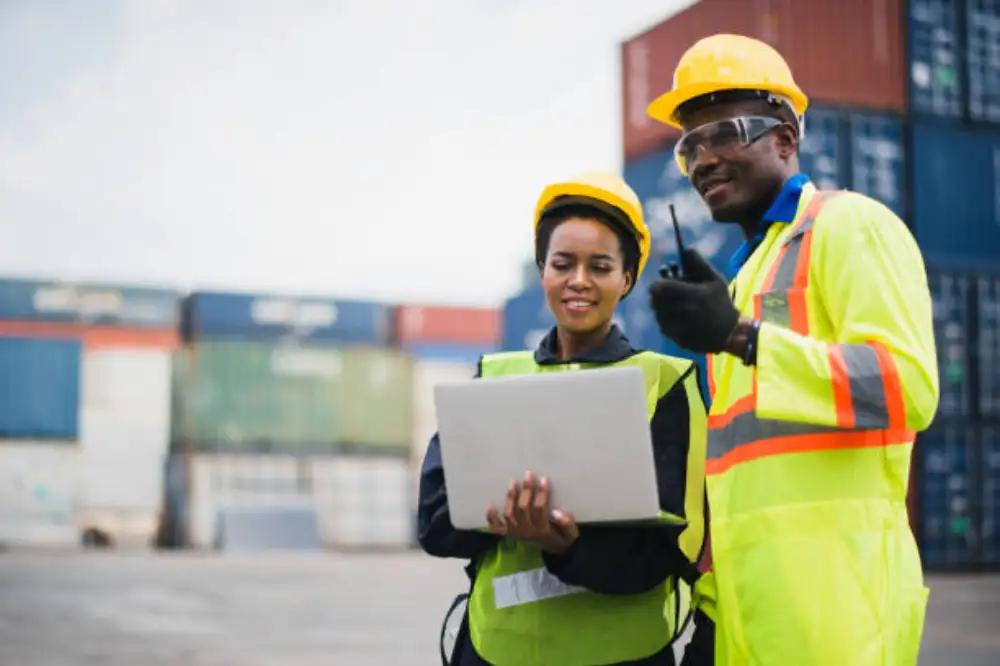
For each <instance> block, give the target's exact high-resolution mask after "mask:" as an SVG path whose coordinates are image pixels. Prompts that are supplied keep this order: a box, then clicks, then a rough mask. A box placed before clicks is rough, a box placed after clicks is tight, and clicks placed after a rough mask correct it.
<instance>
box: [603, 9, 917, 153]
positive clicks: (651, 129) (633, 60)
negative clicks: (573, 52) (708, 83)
mask: <svg viewBox="0 0 1000 666" xmlns="http://www.w3.org/2000/svg"><path fill="white" fill-rule="evenodd" d="M900 16H901V8H900V5H899V0H813V1H811V2H801V1H796V0H702V2H699V3H697V4H695V5H692V6H691V7H689V8H688V9H686V10H685V11H682V12H680V13H679V14H677V15H675V16H673V17H671V18H669V19H667V20H666V21H664V22H663V23H660V24H658V25H657V26H655V27H653V28H652V29H650V30H649V31H647V32H646V33H644V34H642V35H639V36H637V37H635V38H634V39H631V40H629V41H628V42H626V43H625V44H623V45H622V56H621V57H622V96H623V99H622V120H623V147H624V153H625V157H626V159H631V158H634V157H637V156H640V155H643V154H645V153H647V152H649V151H651V150H656V149H657V148H658V147H660V146H662V144H663V143H664V142H666V141H668V140H670V139H671V138H673V137H676V135H677V133H676V130H673V129H672V128H670V127H668V126H667V125H663V124H660V123H657V122H655V121H653V120H651V119H649V118H648V117H646V107H647V106H648V105H649V103H650V102H651V101H652V100H653V99H655V98H656V97H657V96H659V95H660V94H662V93H664V92H666V91H668V90H669V89H670V88H671V87H672V84H673V74H674V66H675V65H676V63H677V62H678V60H679V59H680V57H681V55H682V54H683V53H684V51H685V50H687V49H688V48H689V47H690V46H691V45H692V44H694V43H695V42H696V41H697V40H698V39H701V38H702V37H707V36H709V35H712V34H716V33H735V34H742V35H747V36H749V37H756V38H758V39H762V40H764V41H766V42H768V43H770V44H771V45H773V46H774V47H775V48H776V49H778V51H779V52H781V53H782V55H783V56H784V57H785V58H786V59H787V61H788V63H789V66H790V67H791V69H792V74H793V76H794V77H795V80H796V82H797V83H798V84H799V85H800V86H801V87H802V88H803V89H804V90H805V91H806V93H807V94H809V96H810V98H811V99H812V100H813V101H818V102H832V103H838V104H843V105H847V106H855V107H859V108H865V109H872V110H876V109H877V110H887V111H896V112H903V111H904V110H905V108H906V103H905V81H906V73H905V65H904V63H903V49H902V37H901V30H900V20H899V17H900Z"/></svg>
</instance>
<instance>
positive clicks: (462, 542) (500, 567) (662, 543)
mask: <svg viewBox="0 0 1000 666" xmlns="http://www.w3.org/2000/svg"><path fill="white" fill-rule="evenodd" d="M649 245H650V239H649V231H648V229H647V227H646V224H645V222H644V220H643V215H642V207H641V205H640V203H639V200H638V198H637V197H636V195H635V193H634V192H633V191H632V190H631V188H629V187H628V185H626V184H625V182H624V181H622V180H621V179H620V178H618V177H617V176H613V175H610V174H587V175H585V176H582V177H580V178H578V179H576V180H574V181H571V182H565V183H557V184H554V185H551V186H549V187H548V188H546V189H545V191H544V192H543V193H542V196H541V198H540V199H539V202H538V206H537V208H536V214H535V258H536V261H537V264H538V269H539V273H540V276H541V281H542V286H543V287H544V290H545V297H546V301H547V304H548V307H549V308H550V309H551V311H552V313H553V315H554V316H555V319H556V322H557V324H556V326H555V327H554V328H553V329H552V330H551V331H550V332H549V334H548V335H547V336H546V338H545V339H544V340H543V341H542V342H541V344H540V345H539V347H538V349H536V350H534V351H533V352H531V351H525V352H507V353H501V354H493V355H488V356H484V357H483V358H482V359H481V360H480V363H479V372H478V374H477V376H478V377H483V378H487V377H497V376H501V375H510V374H527V373H533V372H544V371H546V370H558V369H564V368H565V365H566V364H574V366H575V367H577V368H578V367H580V366H581V364H582V365H583V367H585V368H586V367H606V366H611V365H625V364H629V365H637V366H639V367H640V368H641V369H642V370H643V373H644V374H645V375H646V384H647V387H648V388H649V389H650V391H654V390H655V397H656V400H651V401H649V405H650V409H649V412H650V414H649V416H650V423H651V428H652V435H653V447H654V454H655V455H654V457H655V461H656V471H657V479H658V485H659V497H660V504H661V508H662V509H663V511H664V512H665V513H667V514H672V515H673V516H680V517H682V518H685V519H686V521H687V523H686V524H687V527H684V526H683V524H681V526H677V524H678V522H679V521H673V522H672V523H668V522H667V521H664V523H663V524H662V525H654V526H643V527H635V526H629V527H625V526H607V525H604V526H597V525H577V524H576V522H575V521H574V520H573V517H572V516H571V515H569V514H568V513H567V512H566V511H564V510H563V509H561V508H560V507H552V506H550V505H549V501H548V497H549V491H550V489H551V488H553V487H554V486H555V485H556V484H558V482H559V481H558V479H553V480H549V479H544V478H542V479H538V478H535V475H534V474H532V473H531V472H528V473H527V474H526V475H525V477H524V478H523V479H511V481H510V485H509V487H508V489H507V500H506V505H505V506H502V507H490V508H489V510H488V511H487V516H486V518H487V521H488V523H489V526H490V532H477V531H465V530H456V529H455V528H454V527H453V526H452V524H451V521H450V519H449V513H448V495H447V488H446V486H445V480H444V472H443V470H442V465H441V454H440V449H439V444H438V438H437V435H435V436H434V437H433V438H432V439H431V442H430V445H429V446H428V449H427V453H426V456H425V459H424V464H423V470H422V474H421V480H420V507H419V515H418V533H419V540H420V544H421V546H422V547H423V549H424V550H425V551H426V552H427V553H429V554H430V555H433V556H436V557H454V558H460V559H465V560H469V565H468V566H467V567H466V571H467V572H468V573H469V575H470V578H471V579H472V581H473V584H472V589H471V592H470V595H469V600H468V610H467V613H466V619H465V623H464V624H463V629H462V630H461V631H460V632H459V638H458V642H457V644H456V646H455V651H454V654H453V655H452V657H451V662H450V663H451V664H454V665H455V666H482V665H484V664H493V665H495V666H515V665H516V666H553V665H558V666H584V665H585V664H594V665H597V664H635V665H639V664H642V665H646V666H673V664H674V663H675V661H674V655H673V648H672V645H671V643H672V642H673V640H674V639H675V638H676V636H677V635H678V634H679V633H680V631H681V630H682V629H683V624H684V623H685V621H686V619H687V616H688V613H687V611H686V610H685V612H683V613H682V612H681V607H682V602H681V599H680V593H679V589H680V586H679V584H678V579H679V577H680V576H685V577H686V578H690V574H691V572H692V569H693V564H692V563H693V562H696V561H697V560H698V557H699V555H700V551H701V548H702V543H703V540H704V532H705V525H704V516H703V498H704V463H705V406H704V403H703V401H702V398H701V393H700V392H699V390H698V386H697V371H696V368H695V364H694V363H693V362H691V361H688V360H683V359H675V358H670V357H667V356H663V355H660V354H653V353H649V352H641V351H639V350H636V349H634V348H633V347H632V345H631V344H630V343H629V341H628V339H627V338H626V337H625V336H624V335H623V334H622V332H621V330H619V329H618V327H617V326H615V325H614V324H612V321H611V320H612V316H613V315H614V312H615V308H616V307H617V305H618V303H619V302H620V301H621V300H622V299H623V298H625V297H626V296H627V295H628V294H629V293H630V292H631V291H632V289H633V288H634V287H635V284H636V282H637V281H638V279H639V276H640V275H641V274H642V270H643V268H644V267H645V264H646V261H647V259H648V258H649ZM614 445H615V443H614V442H608V446H614ZM512 578H518V579H519V584H518V595H517V599H518V603H516V604H513V605H511V604H503V607H502V608H498V604H497V603H496V602H495V601H494V589H498V588H497V586H498V585H501V584H505V583H506V582H508V581H510V580H511V579H512ZM683 605H684V606H686V604H683Z"/></svg>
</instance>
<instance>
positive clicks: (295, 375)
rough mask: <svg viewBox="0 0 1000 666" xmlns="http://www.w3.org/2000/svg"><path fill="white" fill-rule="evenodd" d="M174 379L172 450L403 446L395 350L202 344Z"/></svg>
mask: <svg viewBox="0 0 1000 666" xmlns="http://www.w3.org/2000/svg"><path fill="white" fill-rule="evenodd" d="M175 377H176V380H175V382H174V384H175V385H174V400H173V410H174V418H173V421H174V432H173V440H174V442H173V445H172V448H173V449H174V450H175V451H187V452H196V451H234V452H258V453H260V452H275V453H277V452H285V453H293V452H294V453H331V452H335V451H338V450H341V449H343V448H344V447H345V446H346V447H350V448H352V449H358V448H360V449H362V450H363V449H366V448H374V447H378V448H381V449H394V450H398V451H399V452H400V455H408V452H409V440H410V435H411V432H412V418H413V417H412V412H413V404H412V403H413V401H412V394H413V381H412V359H411V358H410V357H409V356H408V355H406V354H403V353H401V352H399V351H397V350H391V349H367V348H337V347H323V346H314V347H299V346H273V345H266V344H249V343H236V342H202V343H199V344H196V345H193V346H190V347H186V348H184V349H182V350H180V351H179V352H178V355H177V359H176V363H175Z"/></svg>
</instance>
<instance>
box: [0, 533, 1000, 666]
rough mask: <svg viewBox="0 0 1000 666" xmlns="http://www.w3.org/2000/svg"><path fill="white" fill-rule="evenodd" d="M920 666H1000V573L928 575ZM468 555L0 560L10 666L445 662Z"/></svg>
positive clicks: (111, 555)
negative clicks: (447, 632) (450, 611)
mask: <svg viewBox="0 0 1000 666" xmlns="http://www.w3.org/2000/svg"><path fill="white" fill-rule="evenodd" d="M928 580H929V584H930V586H931V590H932V592H931V602H930V608H929V611H928V619H927V626H926V630H925V637H924V647H923V651H922V654H921V659H920V665H921V666H938V665H941V666H998V665H1000V576H979V577H968V576H966V577H957V576H929V577H928ZM464 586H465V577H464V574H463V572H462V570H461V566H460V565H459V564H458V563H457V562H445V561H440V560H435V559H432V558H430V557H427V556H425V555H423V554H421V553H417V552H409V553H401V554H379V555H371V554H356V555H340V554H328V553H318V554H317V553H311V554H285V553H278V554H228V555H218V554H200V553H149V552H145V553H143V552H139V553H127V552H113V551H110V552H85V553H41V552H34V553H26V552H10V553H3V554H0V666H28V665H30V666H78V665H94V666H97V665H101V666H135V665H136V664H142V665H143V666H167V665H169V666H178V665H181V664H183V665H184V666H319V665H321V664H322V665H323V666H435V665H436V664H439V663H440V661H439V658H438V656H437V655H438V652H437V639H438V633H439V630H440V622H441V618H442V615H443V613H444V611H445V610H446V609H447V607H448V604H449V603H450V602H451V599H452V597H453V596H454V594H455V593H456V592H458V591H460V590H462V589H463V588H464Z"/></svg>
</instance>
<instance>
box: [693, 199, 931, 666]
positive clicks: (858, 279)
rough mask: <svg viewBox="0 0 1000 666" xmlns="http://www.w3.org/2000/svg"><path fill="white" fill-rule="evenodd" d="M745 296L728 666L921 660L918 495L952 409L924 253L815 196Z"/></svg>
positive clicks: (755, 267) (727, 441)
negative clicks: (941, 393) (746, 352)
mask: <svg viewBox="0 0 1000 666" xmlns="http://www.w3.org/2000/svg"><path fill="white" fill-rule="evenodd" d="M731 288H732V289H733V293H734V301H735V302H736V305H737V307H738V308H739V309H740V311H741V312H742V313H743V315H744V316H749V317H753V318H754V319H756V320H758V321H760V322H762V323H761V328H760V333H759V338H758V351H757V362H756V366H749V367H748V366H745V365H744V364H743V362H742V361H741V360H740V359H738V358H736V357H734V356H731V355H726V354H722V355H717V356H713V357H710V358H709V392H710V394H711V396H712V405H711V410H710V413H709V419H708V426H709V433H708V461H707V463H706V475H707V476H706V483H707V486H708V498H709V506H710V507H711V516H712V525H711V538H712V568H713V572H712V575H711V579H714V588H715V589H714V590H712V591H711V593H710V594H709V595H708V596H714V597H715V599H714V601H715V604H716V605H715V611H716V612H715V613H714V616H715V619H716V623H717V639H716V651H717V654H716V663H717V664H719V665H720V666H724V665H739V666H743V665H747V666H749V665H751V664H753V665H757V664H760V665H767V666H770V665H771V664H796V666H827V665H829V666H835V665H837V666H840V665H843V664H851V666H913V665H915V664H916V662H917V653H918V650H919V645H920V639H921V634H922V631H923V621H924V611H925V606H926V602H927V595H928V591H927V589H926V588H925V587H924V585H923V578H922V570H921V563H920V558H919V554H918V551H917V549H916V545H915V543H914V539H913V535H912V533H911V531H910V527H909V522H908V519H907V511H906V505H905V500H906V492H907V485H908V479H909V471H910V455H911V450H912V447H913V441H914V436H915V431H918V430H923V429H924V428H926V427H927V426H928V425H929V424H930V421H931V419H932V417H933V414H934V412H935V410H936V408H937V400H938V377H937V369H936V368H937V365H936V360H935V349H934V338H933V327H932V319H931V303H930V295H929V291H928V288H927V278H926V273H925V269H924V265H923V260H922V258H921V256H920V252H919V250H918V249H917V246H916V243H915V242H914V240H913V238H912V236H911V235H910V233H909V231H908V230H907V229H906V228H905V226H904V225H903V223H902V222H901V221H900V220H899V218H897V217H896V216H895V215H894V214H893V213H892V212H891V211H890V210H889V209H887V208H885V207H884V206H882V204H880V203H878V202H876V201H874V200H872V199H869V198H867V197H864V196H861V195H858V194H855V193H850V192H825V191H824V192H817V191H816V189H815V188H814V187H813V186H812V185H807V186H806V188H805V189H804V190H803V193H802V196H801V199H800V202H799V207H798V211H797V214H796V216H795V219H794V221H793V222H792V223H791V224H775V225H772V227H771V228H770V229H769V231H768V233H767V235H766V237H765V239H764V241H763V243H762V244H761V246H760V247H759V248H758V249H757V250H756V252H754V254H753V255H752V256H751V257H750V260H749V261H748V262H747V263H746V265H745V266H744V267H743V268H742V269H741V271H740V272H739V274H738V275H737V277H736V279H735V280H734V281H733V284H732V285H731Z"/></svg>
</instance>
